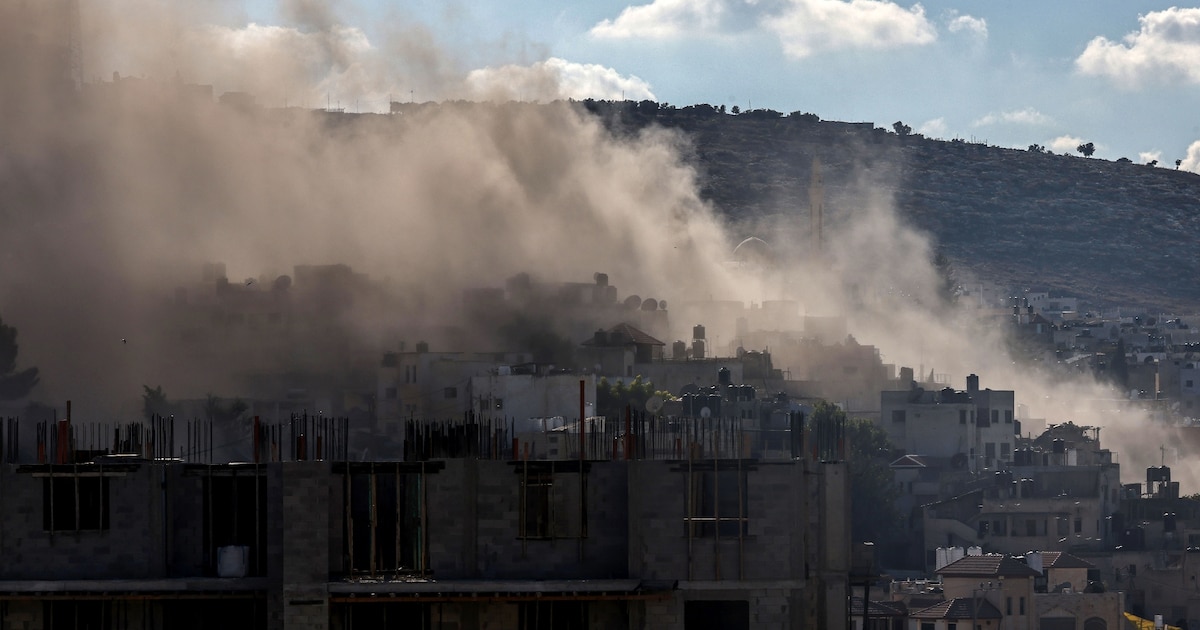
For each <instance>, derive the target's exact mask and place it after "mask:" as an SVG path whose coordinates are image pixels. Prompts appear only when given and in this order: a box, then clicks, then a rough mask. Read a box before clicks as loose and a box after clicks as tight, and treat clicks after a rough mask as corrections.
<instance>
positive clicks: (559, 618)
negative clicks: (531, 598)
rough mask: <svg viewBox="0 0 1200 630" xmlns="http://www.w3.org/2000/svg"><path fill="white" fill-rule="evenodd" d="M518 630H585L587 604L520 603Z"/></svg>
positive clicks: (586, 625)
mask: <svg viewBox="0 0 1200 630" xmlns="http://www.w3.org/2000/svg"><path fill="white" fill-rule="evenodd" d="M517 627H518V628H520V630H586V629H587V627H588V609H587V602H568V601H559V602H521V603H520V604H519V608H518V610H517Z"/></svg>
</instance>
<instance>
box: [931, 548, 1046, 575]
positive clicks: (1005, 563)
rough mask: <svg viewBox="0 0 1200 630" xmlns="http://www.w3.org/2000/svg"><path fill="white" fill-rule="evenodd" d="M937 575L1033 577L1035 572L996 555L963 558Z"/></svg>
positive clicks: (1027, 566)
mask: <svg viewBox="0 0 1200 630" xmlns="http://www.w3.org/2000/svg"><path fill="white" fill-rule="evenodd" d="M936 573H937V574H939V575H943V576H948V577H1035V576H1037V575H1038V572H1037V571H1034V570H1033V569H1031V568H1029V565H1027V564H1025V563H1024V562H1021V561H1020V560H1017V559H1016V558H1013V557H1012V556H1005V555H1001V554H998V553H992V554H987V555H983V556H963V557H961V558H959V559H958V560H955V561H954V562H951V563H950V564H947V565H946V566H944V567H942V568H940V569H938V570H937V571H936Z"/></svg>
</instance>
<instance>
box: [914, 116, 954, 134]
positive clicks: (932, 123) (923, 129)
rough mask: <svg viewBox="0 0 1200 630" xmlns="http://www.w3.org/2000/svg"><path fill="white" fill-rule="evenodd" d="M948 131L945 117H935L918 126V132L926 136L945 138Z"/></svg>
mask: <svg viewBox="0 0 1200 630" xmlns="http://www.w3.org/2000/svg"><path fill="white" fill-rule="evenodd" d="M946 131H947V128H946V119H945V118H934V119H933V120H927V121H925V122H923V123H921V126H920V127H917V132H918V133H920V134H921V135H923V136H925V137H926V138H945V137H946Z"/></svg>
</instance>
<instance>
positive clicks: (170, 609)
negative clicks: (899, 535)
mask: <svg viewBox="0 0 1200 630" xmlns="http://www.w3.org/2000/svg"><path fill="white" fill-rule="evenodd" d="M795 420H796V421H795V422H794V423H793V424H792V426H791V427H790V428H789V431H787V432H786V433H785V437H786V442H787V443H789V444H790V447H791V448H790V451H788V452H787V456H780V455H779V451H778V450H773V449H766V448H764V447H763V445H762V443H763V441H764V440H763V436H761V435H758V434H755V433H752V432H746V431H742V430H740V428H739V425H738V424H737V423H734V422H730V421H727V420H726V421H717V420H716V419H712V421H705V420H700V419H686V418H670V419H668V418H649V419H640V420H639V421H638V422H636V423H630V422H627V423H626V425H625V428H624V430H623V431H622V432H620V434H618V435H616V437H615V439H618V440H621V441H622V442H623V447H622V448H621V449H620V451H619V452H620V454H621V456H620V458H617V457H614V456H612V455H611V454H612V453H617V452H618V451H617V449H615V448H614V449H611V450H610V447H611V445H610V444H608V443H607V441H609V440H611V439H614V438H613V437H612V436H609V435H590V434H588V433H587V432H586V431H585V432H584V433H582V434H579V433H578V432H577V436H578V439H579V440H580V443H579V447H578V449H577V451H576V455H577V457H576V458H575V459H569V460H559V461H534V460H530V459H526V458H524V457H522V455H523V451H524V448H523V446H522V445H521V444H520V442H519V441H518V440H516V439H514V436H513V435H512V434H511V433H509V432H508V430H507V428H506V426H505V423H503V422H495V423H490V422H485V421H479V420H473V419H468V420H464V421H461V422H458V423H427V424H423V423H419V422H413V423H411V424H410V425H409V426H408V427H407V429H406V433H407V435H406V439H407V440H408V444H407V446H406V448H405V452H406V458H405V461H351V460H350V456H349V454H350V451H349V449H348V448H347V446H346V438H347V435H349V430H348V426H347V424H348V423H346V422H344V421H342V420H340V419H335V420H329V419H324V418H320V419H317V420H311V421H305V422H295V421H294V422H292V423H291V424H290V425H287V426H282V425H281V426H274V427H272V426H266V425H259V424H257V423H256V424H255V426H254V428H253V430H252V439H253V446H252V452H253V453H254V454H255V455H254V461H252V462H249V463H215V462H208V461H204V460H205V458H206V453H209V452H212V449H211V447H212V445H211V443H208V444H207V445H206V439H207V438H206V437H205V435H204V428H203V426H202V424H197V425H195V426H194V427H193V426H192V425H188V426H187V427H186V428H182V427H181V428H179V429H178V434H177V433H176V426H175V424H174V422H173V421H171V420H167V421H160V422H157V423H154V424H153V425H152V426H149V427H147V426H141V425H123V426H121V427H116V428H115V429H114V428H112V427H107V428H106V427H98V428H96V427H89V426H88V425H85V424H82V423H76V424H75V425H64V424H63V423H61V422H60V423H58V424H57V425H55V424H48V425H40V426H39V427H37V428H36V429H35V430H34V431H27V433H33V434H34V435H33V436H29V435H26V436H25V437H27V438H32V439H30V440H28V442H29V443H28V446H29V448H21V445H22V444H24V442H22V441H21V440H20V439H19V437H18V436H16V435H15V434H16V428H17V427H18V426H19V424H18V423H8V424H6V425H5V427H4V428H5V430H6V432H5V433H2V434H0V438H3V439H4V444H5V445H6V446H5V448H4V450H3V454H4V456H3V462H2V464H0V514H2V515H3V517H2V518H0V555H2V556H3V557H4V558H5V561H4V563H3V564H2V565H0V627H3V628H29V629H33V628H42V629H57V628H136V629H144V628H211V627H216V626H218V625H220V626H221V627H225V628H230V629H235V628H286V629H289V630H290V629H301V628H303V629H337V630H343V629H344V630H352V629H360V628H382V627H405V628H408V627H412V628H443V629H449V628H456V629H467V628H512V629H526V628H568V629H573V628H678V629H686V630H697V629H706V628H722V629H729V628H733V629H736V628H751V627H753V628H774V629H780V630H782V629H787V628H813V627H822V628H834V629H840V628H846V623H847V618H848V614H849V609H848V604H847V602H848V597H847V595H848V591H847V582H848V571H849V557H850V553H849V550H850V542H849V539H848V535H849V534H848V532H849V527H848V524H849V523H848V519H849V494H848V488H847V472H846V467H845V464H844V463H842V462H841V461H840V459H841V457H840V448H841V442H840V440H841V439H842V437H844V434H842V433H841V432H840V428H839V427H819V426H818V427H814V426H809V425H806V424H805V423H804V422H803V420H802V419H801V418H796V419H795ZM184 433H186V434H187V436H186V438H185V437H182V436H183V434H184ZM84 436H100V437H99V438H95V437H92V438H89V439H90V440H91V441H90V442H89V443H88V444H86V445H84V444H83V443H82V442H81V438H82V437H84ZM110 438H111V439H110ZM35 441H36V444H34V442H35ZM97 442H100V443H102V444H104V447H103V448H98V447H97V446H96V443H97ZM9 445H12V446H9ZM663 445H669V446H670V448H659V447H662V446H663ZM85 446H86V447H85ZM680 450H682V451H683V452H685V453H686V455H685V456H683V457H678V456H677V454H678V453H679V452H680ZM168 453H169V454H176V453H179V454H182V455H183V457H172V458H164V457H161V456H160V455H161V454H168ZM664 453H666V455H664ZM156 454H160V455H156Z"/></svg>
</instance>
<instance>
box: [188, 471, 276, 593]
mask: <svg viewBox="0 0 1200 630" xmlns="http://www.w3.org/2000/svg"><path fill="white" fill-rule="evenodd" d="M255 479H256V476H255V475H253V474H246V475H210V476H207V477H205V478H204V484H203V485H204V549H205V558H206V560H207V562H208V563H209V565H208V566H209V568H210V571H212V572H214V573H215V572H216V569H217V567H218V566H219V565H220V556H219V554H220V553H221V552H220V549H221V548H222V547H229V546H236V547H246V551H247V553H246V555H245V557H244V561H245V563H246V564H245V568H246V575H266V558H267V556H266V551H267V479H266V477H257V479H258V487H257V488H256V487H255Z"/></svg>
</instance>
